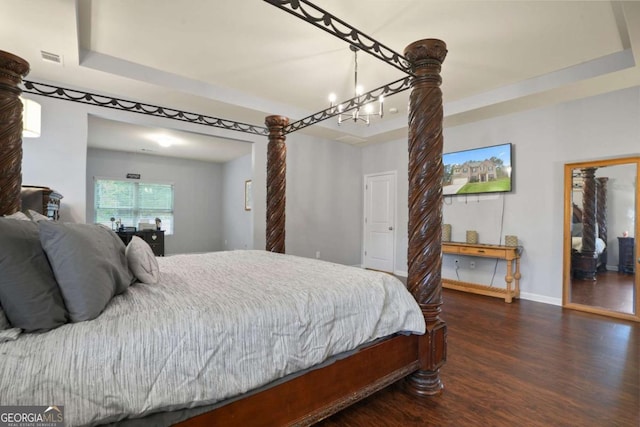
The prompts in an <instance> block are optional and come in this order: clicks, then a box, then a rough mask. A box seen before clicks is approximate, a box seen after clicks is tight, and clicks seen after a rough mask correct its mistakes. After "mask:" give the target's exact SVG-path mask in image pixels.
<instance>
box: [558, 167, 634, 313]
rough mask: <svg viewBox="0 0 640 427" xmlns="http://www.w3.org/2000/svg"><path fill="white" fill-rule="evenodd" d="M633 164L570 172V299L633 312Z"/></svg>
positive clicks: (605, 308) (575, 301)
mask: <svg viewBox="0 0 640 427" xmlns="http://www.w3.org/2000/svg"><path fill="white" fill-rule="evenodd" d="M636 169H637V166H636V163H627V164H614V165H606V166H599V165H598V164H597V163H594V164H593V165H589V164H585V165H581V167H579V168H573V169H572V171H571V192H570V194H571V206H572V207H571V212H570V218H571V219H570V224H569V227H570V230H571V258H570V259H571V262H570V269H571V271H570V275H569V277H570V289H569V302H570V303H572V304H580V305H585V306H590V307H597V308H600V309H603V310H606V311H613V312H620V313H628V314H634V313H635V312H636V309H637V308H636V307H635V303H634V301H635V268H634V267H635V263H634V262H635V259H634V249H635V230H636V224H635V221H636V212H635V209H636V190H635V183H636V180H637V177H636V175H637V170H636Z"/></svg>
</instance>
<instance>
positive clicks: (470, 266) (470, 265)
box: [469, 261, 476, 269]
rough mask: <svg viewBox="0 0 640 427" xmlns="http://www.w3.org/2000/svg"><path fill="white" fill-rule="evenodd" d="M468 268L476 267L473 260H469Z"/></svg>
mask: <svg viewBox="0 0 640 427" xmlns="http://www.w3.org/2000/svg"><path fill="white" fill-rule="evenodd" d="M469 268H471V269H474V268H476V262H475V261H471V262H470V263H469Z"/></svg>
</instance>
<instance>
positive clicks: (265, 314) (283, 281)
mask: <svg viewBox="0 0 640 427" xmlns="http://www.w3.org/2000/svg"><path fill="white" fill-rule="evenodd" d="M158 261H159V263H160V270H161V280H160V283H158V284H156V285H144V284H136V285H134V286H132V287H131V288H130V289H129V290H128V291H127V292H126V293H124V294H122V295H119V296H117V297H115V298H114V299H113V300H112V301H111V303H110V304H109V305H108V306H107V308H106V310H105V311H104V312H103V313H102V314H101V315H100V316H99V317H98V318H97V319H95V320H92V321H88V322H81V323H76V324H69V325H64V326H62V327H60V328H57V329H55V330H53V331H50V332H47V333H42V334H23V335H21V336H20V337H19V338H18V339H17V340H16V341H10V342H5V343H2V344H0V405H64V407H65V408H64V409H65V421H66V425H67V426H74V425H87V424H89V425H91V424H100V423H106V422H113V421H116V420H118V419H122V418H124V417H133V418H135V417H139V416H143V415H145V414H149V413H153V412H157V411H167V410H175V409H179V408H184V407H195V406H200V405H204V404H210V403H214V402H216V401H220V400H223V399H225V398H229V397H232V396H234V395H238V394H240V393H244V392H246V391H248V390H251V389H253V388H256V387H259V386H261V385H264V384H267V383H269V382H271V381H272V380H274V379H277V378H279V377H282V376H284V375H287V374H289V373H292V372H296V371H299V370H301V369H305V368H308V367H311V366H313V365H316V364H318V363H320V362H322V361H323V360H325V359H326V358H327V357H329V356H332V355H335V354H338V353H341V352H344V351H347V350H351V349H354V348H356V347H357V346H358V345H361V344H363V343H366V342H368V341H372V340H374V339H376V338H379V337H383V336H387V335H390V334H393V333H395V332H399V331H408V332H413V333H419V334H421V333H424V329H425V325H424V319H423V316H422V314H421V312H420V309H419V307H418V305H417V303H416V302H415V301H414V299H413V298H412V296H411V295H410V294H409V292H408V291H407V290H406V288H405V287H404V285H403V284H402V283H401V282H400V281H398V280H397V279H396V278H394V277H392V276H390V275H387V274H384V273H377V272H372V271H366V270H362V269H358V268H354V267H346V266H342V265H337V264H332V263H327V262H322V261H317V260H311V259H306V258H299V257H293V256H288V255H280V254H272V253H268V252H264V251H233V252H217V253H209V254H193V255H175V256H171V257H166V258H159V259H158Z"/></svg>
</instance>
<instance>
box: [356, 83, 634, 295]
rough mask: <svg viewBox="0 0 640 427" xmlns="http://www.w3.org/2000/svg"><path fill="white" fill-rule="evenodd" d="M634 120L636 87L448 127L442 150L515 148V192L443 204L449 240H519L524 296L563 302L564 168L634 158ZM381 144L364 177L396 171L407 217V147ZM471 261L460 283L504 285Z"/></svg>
mask: <svg viewBox="0 0 640 427" xmlns="http://www.w3.org/2000/svg"><path fill="white" fill-rule="evenodd" d="M638 117H640V89H638V88H632V89H625V90H622V91H618V92H614V93H609V94H605V95H600V96H597V97H592V98H587V99H582V100H578V101H573V102H569V103H565V104H560V105H556V106H551V107H545V108H541V109H536V110H531V111H526V112H521V113H516V114H512V115H509V116H503V117H498V118H493V119H489V120H484V121H481V122H477V123H471V124H467V125H463V126H457V127H453V128H447V129H445V130H444V150H445V151H447V152H449V151H458V150H463V149H467V148H473V147H481V146H487V145H495V144H501V143H506V142H512V143H513V144H514V161H513V166H514V177H515V189H514V191H513V192H512V193H507V194H505V195H500V196H496V195H492V196H468V197H466V196H457V197H454V198H450V199H449V198H448V199H446V201H447V203H446V204H445V205H444V207H443V220H444V222H445V223H449V224H452V228H453V240H458V241H464V238H465V231H466V230H469V229H475V230H477V231H478V233H479V239H480V243H499V242H501V241H502V239H503V236H504V235H506V234H515V235H517V236H518V237H519V239H520V243H521V244H522V245H523V247H524V253H523V256H522V263H521V266H522V268H521V269H522V280H521V288H522V296H523V297H524V298H529V299H534V300H539V301H544V302H550V303H554V304H560V303H561V296H562V260H563V254H562V248H563V245H562V238H563V217H564V213H563V206H564V205H563V203H564V201H563V197H564V194H563V179H564V178H563V173H564V164H565V163H570V162H575V161H582V160H596V159H601V158H611V157H622V156H627V155H630V154H637V153H638V151H640V150H639V147H640V146H639V143H638V136H639V135H640V121H639V120H638ZM384 145H387V146H388V147H386V148H385V147H379V146H371V147H366V148H364V149H363V171H364V172H365V173H374V172H381V171H383V170H392V169H397V170H398V172H399V178H398V187H399V188H398V194H399V197H398V200H399V203H398V212H399V216H401V215H406V214H407V213H406V212H407V200H406V198H405V199H403V198H402V196H400V194H402V193H403V192H405V193H406V186H407V181H406V180H405V179H402V178H400V171H402V170H405V171H406V160H405V158H402V157H401V155H400V152H406V149H407V147H406V142H404V141H394V142H390V143H388V144H384ZM403 156H404V154H403ZM394 164H395V167H394ZM503 205H504V220H501V217H502V212H503ZM501 224H502V230H501ZM501 231H502V233H501ZM405 233H406V231H405ZM406 251H407V247H406V240H402V241H401V240H399V243H398V248H397V251H396V253H398V254H399V256H400V254H406ZM399 256H398V261H400V259H399ZM404 261H405V262H406V260H404ZM468 261H469V260H465V261H463V265H462V268H461V269H460V270H459V274H460V276H461V277H460V279H461V280H464V281H471V282H478V283H490V282H491V281H492V278H493V283H494V284H495V285H497V286H500V285H502V284H503V283H504V281H503V278H504V275H505V268H504V267H505V266H504V263H503V262H500V263H498V264H497V268H496V262H495V261H493V260H489V259H487V260H482V259H474V261H476V266H477V267H476V269H475V270H471V269H470V268H469V264H468ZM396 268H397V269H398V268H399V266H396ZM494 271H495V277H494ZM443 277H452V278H455V277H456V276H455V270H454V268H453V257H450V256H445V257H444V260H443Z"/></svg>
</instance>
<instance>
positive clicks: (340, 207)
mask: <svg viewBox="0 0 640 427" xmlns="http://www.w3.org/2000/svg"><path fill="white" fill-rule="evenodd" d="M286 144H287V192H286V197H287V206H286V212H285V213H286V242H285V246H286V252H287V253H288V254H293V255H299V256H304V257H308V258H314V257H315V255H316V252H320V258H321V259H324V260H328V261H333V262H338V263H342V264H348V265H356V264H360V263H361V260H360V247H361V240H362V203H363V200H362V197H363V196H362V167H361V157H360V156H361V153H360V149H359V148H356V147H353V146H350V145H347V144H342V143H339V142H334V141H328V140H324V139H319V138H314V137H310V136H306V135H302V134H290V135H287V140H286ZM253 148H254V151H253V166H254V175H253V180H254V181H253V184H254V185H253V191H254V193H253V196H254V244H255V248H257V249H263V248H264V247H265V246H264V245H265V227H266V224H265V223H266V164H267V161H266V155H267V141H266V138H265V142H264V143H255V144H254V145H253Z"/></svg>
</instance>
